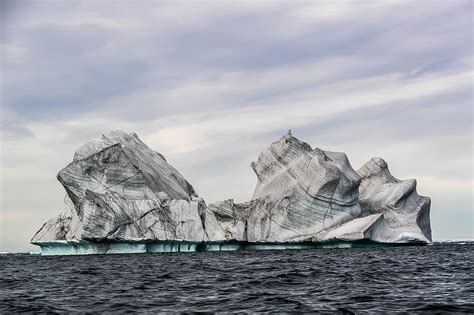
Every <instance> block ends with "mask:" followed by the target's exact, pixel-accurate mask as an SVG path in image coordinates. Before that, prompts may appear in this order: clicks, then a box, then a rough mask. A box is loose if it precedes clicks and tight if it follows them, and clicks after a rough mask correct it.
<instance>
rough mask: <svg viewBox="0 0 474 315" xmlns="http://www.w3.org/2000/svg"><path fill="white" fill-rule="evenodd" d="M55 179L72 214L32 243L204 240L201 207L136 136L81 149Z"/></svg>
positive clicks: (118, 135)
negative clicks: (66, 197)
mask: <svg viewBox="0 0 474 315" xmlns="http://www.w3.org/2000/svg"><path fill="white" fill-rule="evenodd" d="M57 177H58V180H59V181H60V182H61V184H62V185H63V186H64V188H65V190H66V192H67V195H68V199H70V200H71V201H72V205H71V207H70V208H71V209H70V210H68V211H66V213H65V214H62V215H60V216H58V217H57V218H54V219H51V220H50V221H48V222H47V223H46V224H45V225H44V226H43V227H42V228H41V230H40V231H39V232H38V233H37V234H36V235H35V236H34V237H33V240H32V241H33V242H46V241H52V240H74V239H82V240H92V241H104V240H109V241H122V240H143V239H146V240H188V241H197V242H200V241H202V240H204V229H203V225H202V221H201V217H200V216H201V214H202V212H203V211H204V208H205V203H204V201H203V200H202V199H200V198H198V196H197V194H196V193H195V191H194V189H193V187H192V186H191V184H189V183H188V182H187V181H186V180H185V179H184V177H183V176H182V175H181V174H180V173H179V172H178V171H177V170H176V169H174V168H173V167H172V166H171V165H169V164H168V163H167V161H166V160H165V158H164V157H163V156H162V155H161V154H159V153H157V152H155V151H153V150H151V149H150V148H148V147H147V146H146V145H145V144H144V143H143V142H142V141H141V140H140V139H139V138H138V137H137V136H136V135H135V134H131V135H128V134H126V133H124V132H122V131H114V132H110V133H108V134H106V135H104V136H102V139H100V140H94V141H91V142H89V143H87V144H85V145H84V146H82V147H80V148H79V149H78V150H77V151H76V153H75V155H74V159H73V162H72V163H70V164H69V165H68V166H66V167H65V168H64V169H62V170H61V171H60V172H59V174H58V176H57Z"/></svg>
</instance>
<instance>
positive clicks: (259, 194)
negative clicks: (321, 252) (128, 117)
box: [32, 131, 431, 255]
mask: <svg viewBox="0 0 474 315" xmlns="http://www.w3.org/2000/svg"><path fill="white" fill-rule="evenodd" d="M251 168H252V169H253V171H254V172H255V174H256V177H257V184H256V187H255V190H254V193H253V196H252V199H251V200H250V201H248V202H244V203H236V202H234V200H233V199H228V200H224V201H217V202H214V203H211V204H209V205H208V206H207V205H206V203H205V202H204V200H203V199H202V198H199V196H198V195H197V193H196V192H195V190H194V188H193V186H192V185H191V184H190V183H189V182H188V181H187V180H186V179H185V178H184V177H183V176H182V175H181V174H180V173H179V172H178V171H177V170H176V169H175V168H173V167H172V166H171V165H170V164H169V163H168V162H167V161H166V159H165V158H164V157H163V156H162V155H161V154H160V153H158V152H155V151H153V150H151V149H150V148H149V147H148V146H147V145H146V144H145V143H143V142H142V141H141V140H140V139H139V138H138V136H137V135H136V134H134V133H132V134H126V133H124V132H122V131H113V132H110V133H107V134H105V135H103V136H102V137H101V138H100V139H97V140H93V141H91V142H88V143H86V144H85V145H83V146H81V147H80V148H79V149H77V151H76V152H75V154H74V157H73V161H72V162H71V163H70V164H69V165H67V166H66V167H65V168H63V169H62V170H61V171H59V173H58V175H57V178H58V180H59V182H60V183H61V184H62V185H63V187H64V189H65V191H66V197H65V205H66V207H65V210H64V212H63V213H61V214H60V215H58V216H57V217H55V218H52V219H50V220H49V221H47V222H46V223H45V224H43V226H42V227H41V228H40V230H39V231H38V232H37V233H36V234H35V235H34V236H33V239H32V243H33V244H36V245H39V246H41V248H42V254H43V255H78V254H112V253H145V252H193V251H198V250H209V251H216V250H217V251H224V250H241V249H275V248H285V249H288V248H313V247H315V246H316V244H318V243H321V244H322V245H321V246H332V247H334V246H336V247H341V246H342V247H344V246H348V245H347V244H350V243H352V242H359V241H373V242H379V243H429V242H431V227H430V218H429V212H430V205H431V200H430V198H428V197H422V196H419V195H418V194H417V192H416V180H414V179H408V180H399V179H397V178H395V177H393V176H392V175H391V173H390V171H389V169H388V165H387V163H386V162H385V161H384V160H383V159H381V158H372V159H371V160H370V161H369V162H367V163H366V164H365V165H364V166H362V168H360V169H359V170H358V171H357V172H356V171H355V170H354V169H353V168H352V166H351V164H350V162H349V160H348V158H347V156H346V154H344V153H342V152H331V151H326V150H322V149H319V148H314V149H313V148H311V146H310V145H309V144H307V143H305V142H303V141H300V140H298V139H297V138H295V137H294V136H293V135H292V134H291V132H290V131H289V132H288V133H286V134H285V135H283V136H282V137H281V138H280V139H279V140H277V141H275V142H273V143H272V144H271V145H270V146H269V147H268V148H267V149H265V150H264V151H263V152H261V153H260V155H259V156H258V159H257V161H256V162H252V163H251Z"/></svg>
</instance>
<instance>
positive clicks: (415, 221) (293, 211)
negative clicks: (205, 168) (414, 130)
mask: <svg viewBox="0 0 474 315" xmlns="http://www.w3.org/2000/svg"><path fill="white" fill-rule="evenodd" d="M251 166H252V168H253V170H254V171H255V174H256V175H257V180H258V181H257V186H256V188H255V191H254V194H253V198H252V201H249V202H247V203H242V204H236V203H234V202H233V201H232V200H230V201H229V200H227V201H224V202H217V203H214V204H212V205H210V206H209V208H208V209H207V210H206V215H205V216H204V218H205V221H204V224H205V230H206V233H207V235H208V236H209V239H210V240H230V239H233V240H244V241H248V242H266V243H288V242H303V241H308V240H310V241H313V242H320V241H333V240H343V241H357V240H371V241H376V242H385V243H406V242H430V241H431V229H430V220H429V210H430V199H429V198H427V197H420V196H418V194H417V193H416V189H415V188H416V181H415V180H406V181H400V180H398V179H396V178H394V177H393V176H392V175H391V174H390V172H389V171H388V167H387V165H386V163H385V161H383V160H382V159H379V158H374V159H372V160H371V161H369V162H368V163H367V164H366V165H364V166H363V167H362V168H361V169H360V170H359V171H358V172H355V171H354V170H353V169H352V167H351V165H350V163H349V161H348V159H347V156H346V155H345V154H344V153H337V152H329V151H323V150H321V149H312V148H311V147H310V146H309V145H308V144H307V143H305V142H302V141H300V140H298V139H296V138H295V137H293V136H292V134H291V132H288V133H287V134H286V135H284V136H283V137H282V138H281V139H280V140H278V141H276V142H274V143H273V144H272V145H271V146H270V147H269V148H268V149H266V150H265V151H263V152H262V153H261V154H260V155H259V157H258V160H257V162H253V163H252V164H251ZM359 194H360V196H359Z"/></svg>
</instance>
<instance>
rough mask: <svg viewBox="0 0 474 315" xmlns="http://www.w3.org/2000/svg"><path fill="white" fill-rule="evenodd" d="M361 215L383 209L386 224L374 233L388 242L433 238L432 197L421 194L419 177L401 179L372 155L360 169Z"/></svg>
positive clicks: (376, 237) (379, 239)
mask: <svg viewBox="0 0 474 315" xmlns="http://www.w3.org/2000/svg"><path fill="white" fill-rule="evenodd" d="M357 172H358V173H359V174H360V176H361V177H362V182H361V185H360V188H359V194H360V198H359V202H360V205H361V208H362V213H361V216H368V215H372V214H375V213H382V214H383V218H384V222H385V224H386V227H385V229H384V230H383V231H380V232H379V233H378V234H377V235H375V236H374V237H373V239H374V240H377V241H384V242H404V241H419V242H431V227H430V206H431V199H430V198H428V197H422V196H419V195H418V194H417V192H416V180H415V179H407V180H399V179H397V178H395V177H393V176H392V174H390V171H389V169H388V165H387V163H386V162H385V161H384V160H383V159H381V158H378V157H376V158H372V159H371V160H370V161H369V162H367V163H365V164H364V166H362V168H361V169H359V170H358V171H357Z"/></svg>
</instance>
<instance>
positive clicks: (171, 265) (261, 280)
mask: <svg viewBox="0 0 474 315" xmlns="http://www.w3.org/2000/svg"><path fill="white" fill-rule="evenodd" d="M473 249H474V245H473V244H472V243H471V244H469V243H468V244H435V245H431V246H410V247H388V248H353V249H351V248H348V249H315V250H275V251H247V252H246V251H242V252H203V253H166V254H134V255H92V256H56V257H52V256H50V257H46V256H43V257H41V256H34V255H27V254H20V255H18V254H17V255H0V313H8V312H12V311H15V312H18V311H30V312H31V311H33V312H36V311H40V312H103V311H108V312H115V311H146V312H159V311H210V312H213V311H224V312H239V311H249V312H264V311H274V312H287V311H296V312H312V311H338V312H341V313H342V312H354V313H360V312H364V311H372V312H381V311H386V312H395V311H398V312H430V313H431V312H467V313H469V312H474V283H473V267H472V264H473Z"/></svg>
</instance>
